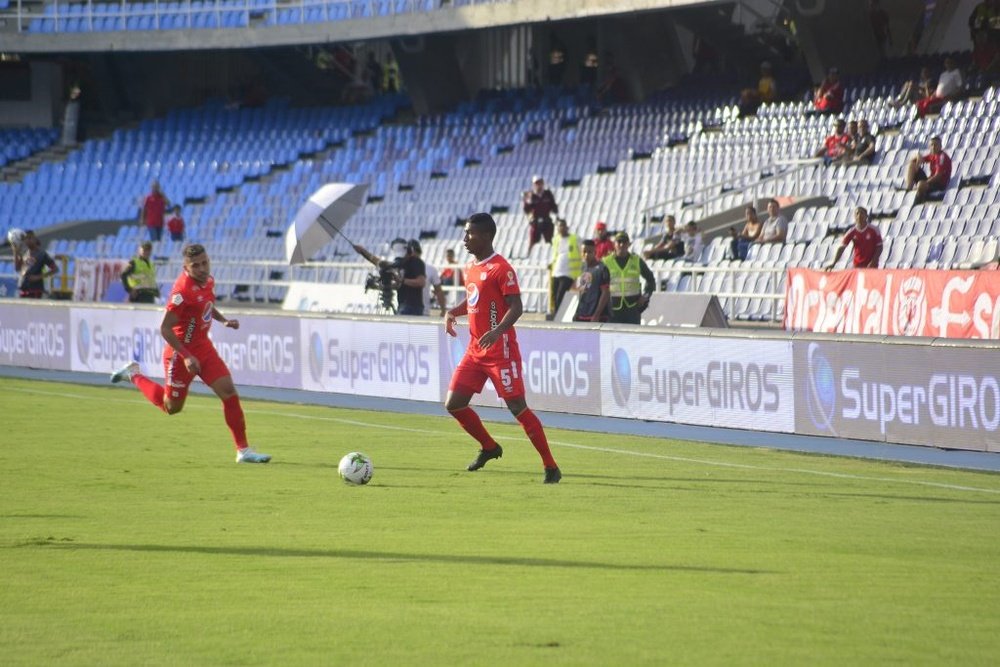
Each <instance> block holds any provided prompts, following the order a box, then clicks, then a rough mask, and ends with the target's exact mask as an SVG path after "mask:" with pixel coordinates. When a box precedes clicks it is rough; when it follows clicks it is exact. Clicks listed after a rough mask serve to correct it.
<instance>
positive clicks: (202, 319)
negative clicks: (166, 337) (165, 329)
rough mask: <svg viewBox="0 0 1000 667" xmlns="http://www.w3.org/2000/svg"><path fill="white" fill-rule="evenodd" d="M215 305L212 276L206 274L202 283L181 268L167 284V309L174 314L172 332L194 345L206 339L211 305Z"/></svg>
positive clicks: (206, 341) (181, 339)
mask: <svg viewBox="0 0 1000 667" xmlns="http://www.w3.org/2000/svg"><path fill="white" fill-rule="evenodd" d="M214 307H215V278H213V277H211V276H209V277H208V282H206V283H205V284H204V285H199V284H198V283H196V282H195V281H194V280H193V279H192V278H191V276H189V275H188V274H187V273H184V272H182V273H181V275H180V277H179V278H177V282H175V283H174V286H173V287H172V288H170V298H169V299H167V311H168V312H170V311H172V312H174V313H176V314H177V324H176V325H174V335H176V336H177V338H178V339H179V340H180V341H181V342H182V343H184V344H185V345H189V346H191V347H194V346H196V345H198V344H204V343H209V344H210V341H209V339H208V330H209V329H210V328H211V327H212V309H213V308H214Z"/></svg>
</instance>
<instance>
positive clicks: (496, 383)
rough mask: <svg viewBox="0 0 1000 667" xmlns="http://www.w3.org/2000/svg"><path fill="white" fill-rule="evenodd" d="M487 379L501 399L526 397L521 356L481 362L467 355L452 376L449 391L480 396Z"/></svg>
mask: <svg viewBox="0 0 1000 667" xmlns="http://www.w3.org/2000/svg"><path fill="white" fill-rule="evenodd" d="M487 378H489V379H490V380H492V382H493V388H494V389H496V390H497V395H498V396H499V397H500V398H503V399H507V398H518V397H520V396H524V378H523V377H521V356H520V355H514V356H512V357H511V358H510V359H501V360H497V361H489V360H485V361H481V360H479V359H475V358H473V357H470V356H469V354H468V353H466V354H465V356H464V357H462V361H461V362H459V364H458V368H456V369H455V372H454V374H452V376H451V382H450V383H449V385H448V390H449V391H454V392H458V393H460V394H469V395H472V394H478V393H479V392H481V391H482V390H483V386H484V385H485V384H486V379H487Z"/></svg>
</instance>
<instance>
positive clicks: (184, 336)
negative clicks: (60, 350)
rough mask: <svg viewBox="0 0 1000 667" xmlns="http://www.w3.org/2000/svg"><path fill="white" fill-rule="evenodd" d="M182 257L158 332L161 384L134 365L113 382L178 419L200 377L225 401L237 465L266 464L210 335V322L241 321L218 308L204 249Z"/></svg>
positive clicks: (234, 324)
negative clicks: (129, 386) (128, 386)
mask: <svg viewBox="0 0 1000 667" xmlns="http://www.w3.org/2000/svg"><path fill="white" fill-rule="evenodd" d="M183 255H184V271H183V272H182V273H181V275H180V277H178V278H177V282H175V283H174V286H173V288H171V290H170V298H169V299H168V301H167V312H166V314H165V315H164V316H163V323H162V324H160V333H161V334H162V335H163V338H164V340H166V341H167V345H166V346H164V348H163V370H164V375H165V380H164V383H163V386H160V385H158V384H156V383H155V382H153V381H152V380H150V379H149V378H147V377H146V376H145V375H143V374H142V373H141V372H140V370H139V364H138V363H137V362H134V361H133V362H132V363H130V364H128V365H127V366H125V367H124V368H122V369H121V370H119V371H117V372H116V373H114V374H113V375H112V376H111V381H112V382H121V381H122V380H128V381H129V382H131V383H132V384H134V385H135V386H136V387H137V388H138V389H139V391H141V392H142V393H143V395H144V396H145V397H146V398H147V399H148V400H149V402H150V403H152V404H153V405H155V406H156V407H158V408H160V409H161V410H163V411H164V412H166V413H167V414H168V415H174V414H177V413H178V412H180V411H181V410H182V409H183V408H184V400H185V399H186V398H187V394H188V387H189V386H190V385H191V381H192V380H194V376H196V375H197V376H199V377H200V378H201V379H202V381H204V383H205V384H207V385H208V386H209V387H211V388H212V391H214V392H215V393H216V395H217V396H218V397H219V398H220V399H222V412H223V414H224V415H225V418H226V425H227V426H228V427H229V430H230V431H231V432H232V434H233V441H234V442H235V443H236V462H237V463H267V462H268V461H270V460H271V457H270V456H268V455H267V454H261V453H259V452H255V451H254V450H253V449H252V448H251V447H250V446H249V445H248V444H247V433H246V421H245V419H244V417H243V408H242V407H241V406H240V397H239V394H237V393H236V387H235V386H234V385H233V378H232V376H231V375H230V374H229V368H227V367H226V364H225V362H224V361H222V358H221V357H219V353H218V352H216V350H215V346H214V345H213V344H212V341H211V340H210V339H209V337H208V330H209V329H210V328H211V326H212V320H218V321H219V322H222V324H223V326H226V327H229V328H230V329H239V328H240V323H239V320H230V319H226V318H225V317H224V316H223V315H222V313H220V312H219V311H218V309H216V307H215V279H214V278H213V277H212V274H211V267H210V265H209V261H208V254H207V253H206V252H205V248H204V246H202V245H199V244H197V243H194V244H191V245H188V246H185V248H184V251H183Z"/></svg>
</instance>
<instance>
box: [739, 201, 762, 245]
mask: <svg viewBox="0 0 1000 667" xmlns="http://www.w3.org/2000/svg"><path fill="white" fill-rule="evenodd" d="M743 216H744V218H745V222H744V223H743V229H742V230H741V231H740V233H739V234H737V235H736V238H735V239H734V241H735V243H734V244H733V247H732V255H733V257H734V258H736V259H746V258H747V254H748V253H749V252H750V244H751V243H756V242H757V240H758V239H759V238H760V233H761V231H763V229H764V223H763V222H761V220H760V218H759V217H757V209H756V208H755V207H754V205H753V204H747V207H746V208H745V209H743Z"/></svg>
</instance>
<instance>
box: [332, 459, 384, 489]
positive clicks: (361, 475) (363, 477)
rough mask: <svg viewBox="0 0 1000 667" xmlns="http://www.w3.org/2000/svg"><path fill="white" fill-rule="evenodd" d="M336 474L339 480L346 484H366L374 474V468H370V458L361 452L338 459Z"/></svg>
mask: <svg viewBox="0 0 1000 667" xmlns="http://www.w3.org/2000/svg"><path fill="white" fill-rule="evenodd" d="M337 472H339V473H340V478H341V479H342V480H344V481H345V482H347V483H348V484H367V483H368V482H370V481H371V479H372V475H374V474H375V468H374V467H372V460H371V459H370V458H368V457H367V456H365V455H364V454H362V453H361V452H351V453H350V454H348V455H347V456H345V457H344V458H342V459H340V465H339V466H337Z"/></svg>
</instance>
